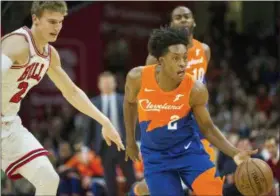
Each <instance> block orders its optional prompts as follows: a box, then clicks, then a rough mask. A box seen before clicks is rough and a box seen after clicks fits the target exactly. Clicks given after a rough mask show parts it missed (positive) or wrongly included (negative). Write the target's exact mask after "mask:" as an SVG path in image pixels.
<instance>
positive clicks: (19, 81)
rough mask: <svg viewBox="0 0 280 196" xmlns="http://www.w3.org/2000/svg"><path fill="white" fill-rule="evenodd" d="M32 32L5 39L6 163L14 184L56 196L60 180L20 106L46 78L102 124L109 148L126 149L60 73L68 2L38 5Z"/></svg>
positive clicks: (3, 126)
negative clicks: (23, 181)
mask: <svg viewBox="0 0 280 196" xmlns="http://www.w3.org/2000/svg"><path fill="white" fill-rule="evenodd" d="M31 14H32V21H33V24H32V28H31V29H28V28H27V27H23V28H20V29H18V30H16V31H14V32H12V33H10V34H8V35H7V36H5V37H4V38H3V39H2V42H1V46H2V54H1V60H2V62H1V72H2V80H1V91H2V92H1V94H2V100H1V101H2V103H1V106H2V109H1V144H2V146H1V148H2V149H1V160H2V169H3V170H4V171H5V172H6V174H7V176H8V177H10V178H14V179H16V178H20V177H25V178H26V179H27V180H29V181H30V182H31V183H32V184H33V185H34V186H35V188H36V195H44V196H46V195H48V196H49V195H56V192H57V188H58V184H59V177H58V175H57V173H56V172H55V170H54V168H53V166H52V165H51V163H50V161H49V160H48V158H47V157H46V156H45V155H47V153H48V152H47V151H46V150H45V149H44V148H43V147H42V145H41V144H40V143H39V142H38V141H37V139H36V138H35V137H34V136H33V135H32V134H31V133H30V132H29V131H28V130H26V128H24V127H23V126H22V124H21V119H20V118H19V116H18V114H17V113H18V111H19V108H20V104H21V100H22V99H23V98H24V97H25V95H26V94H27V92H28V91H29V90H30V89H31V88H32V87H33V86H35V85H36V84H38V83H39V82H40V81H41V80H42V78H43V76H44V75H45V73H47V74H48V76H49V77H50V79H51V80H52V81H53V82H54V84H55V85H56V86H57V87H58V88H59V90H60V91H61V92H62V94H63V96H64V97H65V98H66V100H67V101H68V102H69V103H70V104H72V105H73V106H74V107H75V108H77V109H78V110H79V111H81V112H82V113H84V114H86V115H88V116H89V117H91V118H93V119H95V120H96V121H98V122H99V123H100V124H101V125H102V126H103V129H102V134H103V137H104V139H105V140H106V142H107V144H108V145H111V142H114V143H115V144H116V145H117V148H118V150H121V149H122V150H124V146H123V144H122V141H121V139H120V136H119V134H118V132H117V131H116V130H115V128H114V127H113V125H112V124H111V122H110V121H109V120H108V118H107V117H105V116H104V115H103V114H102V113H101V112H100V111H99V110H98V109H97V108H96V107H95V106H94V105H92V103H91V101H90V100H89V99H88V97H87V96H86V94H85V93H84V92H83V91H82V90H81V89H79V88H78V87H77V86H76V85H75V84H74V83H73V82H72V81H71V79H70V78H69V77H68V76H67V74H66V73H65V72H64V70H63V69H62V67H61V62H60V58H59V55H58V52H57V51H56V49H55V48H54V47H52V46H51V45H49V44H48V43H49V42H54V41H56V39H57V36H58V34H59V32H60V30H61V28H62V22H63V19H64V16H65V15H66V14H67V5H66V3H65V2H63V1H57V2H55V1H49V2H47V1H36V2H33V4H32V8H31Z"/></svg>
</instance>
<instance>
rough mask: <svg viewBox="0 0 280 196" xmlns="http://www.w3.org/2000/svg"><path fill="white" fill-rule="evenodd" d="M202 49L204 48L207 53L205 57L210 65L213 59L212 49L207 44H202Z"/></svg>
mask: <svg viewBox="0 0 280 196" xmlns="http://www.w3.org/2000/svg"><path fill="white" fill-rule="evenodd" d="M202 47H203V48H204V52H205V55H206V58H207V62H208V63H209V61H210V59H211V50H210V47H209V46H208V45H207V44H205V43H202Z"/></svg>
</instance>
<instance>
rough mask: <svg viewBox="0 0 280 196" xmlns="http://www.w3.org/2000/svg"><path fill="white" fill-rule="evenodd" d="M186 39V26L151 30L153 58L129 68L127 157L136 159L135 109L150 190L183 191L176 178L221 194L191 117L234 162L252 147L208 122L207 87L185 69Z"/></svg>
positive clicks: (203, 190)
mask: <svg viewBox="0 0 280 196" xmlns="http://www.w3.org/2000/svg"><path fill="white" fill-rule="evenodd" d="M188 41H189V40H188V32H187V30H186V29H185V28H183V29H182V28H170V27H167V28H162V29H158V30H155V31H154V32H153V33H152V35H151V37H150V39H149V44H148V48H149V52H150V54H151V55H153V56H154V57H155V58H156V59H157V62H158V63H157V64H155V65H147V66H144V67H136V68H133V69H132V70H131V71H130V72H129V73H128V75H127V78H126V85H125V101H124V118H125V119H124V121H125V124H126V136H127V141H126V142H127V143H126V144H127V146H126V153H127V158H128V157H129V158H130V159H132V160H133V161H137V160H139V159H140V158H139V149H138V146H137V144H136V141H135V124H136V121H137V115H138V118H139V123H140V127H141V155H142V158H143V163H144V177H145V180H146V182H147V184H148V188H149V191H150V195H152V196H153V195H162V196H164V195H176V196H177V195H178V196H180V195H184V193H183V189H182V185H181V179H182V181H183V182H184V184H185V185H187V186H188V187H189V188H190V189H191V190H192V191H193V192H194V193H195V194H196V195H209V196H210V195H211V196H213V195H222V187H223V181H222V179H221V178H220V177H219V176H217V175H216V169H215V165H214V163H213V162H212V161H211V160H210V159H209V155H208V154H207V153H206V152H205V150H204V148H203V145H202V143H201V141H200V137H199V135H198V133H197V131H196V130H195V123H196V121H197V123H198V125H199V127H201V128H202V129H201V131H202V133H203V135H204V136H205V138H206V139H207V140H209V141H210V142H211V143H212V144H213V145H215V146H216V147H217V148H218V149H219V150H221V151H222V152H223V153H225V154H226V155H228V156H230V157H232V158H233V159H234V161H235V162H236V164H240V163H241V162H243V161H244V160H247V159H248V158H249V157H250V155H252V154H255V153H256V152H257V150H255V151H241V150H238V149H237V148H235V147H234V146H233V145H231V144H230V142H229V141H227V140H226V138H225V137H224V136H223V134H222V133H221V132H220V130H219V129H218V128H217V127H216V126H215V125H214V124H213V122H212V120H211V117H210V114H209V112H208V110H207V107H206V104H207V101H208V91H207V88H206V87H205V86H204V85H203V83H201V82H200V81H196V80H195V79H194V78H193V77H192V76H191V75H190V74H187V73H186V72H185V69H186V63H187V57H186V55H187V45H188ZM137 111H138V112H137ZM194 117H195V119H196V121H195V120H194Z"/></svg>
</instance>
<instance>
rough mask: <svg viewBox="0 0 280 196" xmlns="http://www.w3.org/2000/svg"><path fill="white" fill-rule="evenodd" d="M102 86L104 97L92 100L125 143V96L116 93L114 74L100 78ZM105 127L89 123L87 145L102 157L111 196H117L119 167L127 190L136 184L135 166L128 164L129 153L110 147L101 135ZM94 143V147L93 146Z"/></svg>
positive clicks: (105, 74) (103, 75) (107, 73)
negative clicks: (117, 171)
mask: <svg viewBox="0 0 280 196" xmlns="http://www.w3.org/2000/svg"><path fill="white" fill-rule="evenodd" d="M98 87H99V90H100V92H101V94H100V95H99V96H97V97H94V98H93V99H92V102H93V103H94V105H95V106H96V107H97V108H98V109H100V110H101V111H102V112H103V113H104V114H105V115H107V116H108V118H109V119H110V120H111V122H112V123H113V125H114V126H115V127H116V129H117V130H118V131H119V132H120V136H121V137H122V139H123V141H125V127H124V122H123V95H121V94H117V93H116V79H115V76H114V75H113V74H112V73H110V72H103V73H101V75H100V76H99V81H98ZM101 128H102V127H101V126H100V125H99V124H98V123H96V121H93V120H89V126H88V127H87V128H86V130H85V131H86V134H85V138H84V139H85V145H86V146H87V147H90V148H91V147H92V148H93V151H94V152H96V153H97V154H98V155H100V157H101V160H102V164H103V168H104V177H105V182H106V185H107V189H108V196H115V195H117V192H118V185H117V180H116V177H117V174H116V168H117V165H119V166H120V168H121V169H122V171H123V174H124V176H125V177H126V182H127V186H128V187H127V190H129V189H130V187H131V186H132V184H133V183H134V182H135V181H136V178H135V174H134V169H133V163H132V161H131V160H129V161H127V162H126V161H125V152H124V151H121V152H118V150H117V148H116V146H115V145H112V146H107V145H106V143H105V141H104V140H103V139H102V136H101V130H100V129H101ZM92 144H93V145H92Z"/></svg>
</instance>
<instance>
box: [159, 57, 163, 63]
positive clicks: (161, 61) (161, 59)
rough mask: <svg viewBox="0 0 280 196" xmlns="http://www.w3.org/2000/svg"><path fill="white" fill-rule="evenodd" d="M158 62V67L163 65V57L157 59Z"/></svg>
mask: <svg viewBox="0 0 280 196" xmlns="http://www.w3.org/2000/svg"><path fill="white" fill-rule="evenodd" d="M158 62H159V64H160V65H163V62H164V58H163V57H159V58H158Z"/></svg>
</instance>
